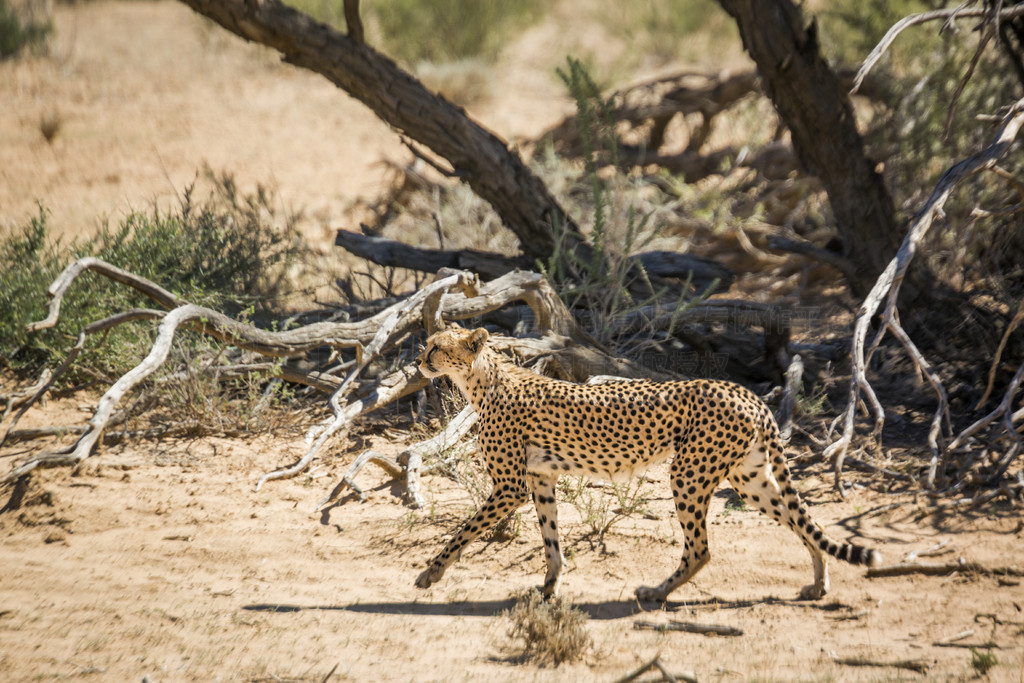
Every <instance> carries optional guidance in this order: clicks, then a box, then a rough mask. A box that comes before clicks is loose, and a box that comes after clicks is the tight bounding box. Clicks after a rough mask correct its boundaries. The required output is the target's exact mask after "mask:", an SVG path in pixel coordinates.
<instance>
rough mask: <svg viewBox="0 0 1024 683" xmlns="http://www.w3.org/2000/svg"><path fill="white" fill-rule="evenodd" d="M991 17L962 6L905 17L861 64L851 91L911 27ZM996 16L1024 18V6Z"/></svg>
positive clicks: (985, 11) (1008, 8)
mask: <svg viewBox="0 0 1024 683" xmlns="http://www.w3.org/2000/svg"><path fill="white" fill-rule="evenodd" d="M991 16H992V10H990V9H988V8H978V9H967V8H965V7H964V6H963V5H961V6H959V7H955V8H953V9H939V10H932V11H930V12H921V13H920V14H911V15H910V16H907V17H904V18H903V19H901V20H899V21H898V22H896V23H895V24H893V25H892V27H891V28H890V29H889V30H888V31H886V33H885V35H884V36H882V39H881V40H880V41H878V45H876V46H875V47H874V48H873V49H872V50H871V52H870V53H868V56H867V57H866V58H865V59H864V63H863V64H861V67H860V69H859V70H858V71H857V76H856V77H855V78H854V79H853V87H852V88H851V89H850V92H851V93H855V92H857V90H858V89H859V88H860V86H861V84H862V83H863V82H864V79H865V78H866V77H867V75H868V72H870V71H871V69H872V68H873V67H874V66H875V64H876V63H877V62H878V60H879V59H881V58H882V55H884V54H885V52H886V50H888V49H889V46H890V45H892V44H893V41H895V40H896V38H897V36H899V34H901V33H903V32H904V31H905V30H907V29H908V28H910V27H911V26H917V25H918V24H924V23H927V22H929V21H937V20H939V19H944V20H946V22H947V26H948V25H949V22H951V21H953V20H955V19H959V18H961V17H964V18H977V17H986V18H988V17H991ZM996 16H997V17H998V18H999V19H1012V18H1014V17H1019V16H1024V6H1022V5H1017V6H1014V7H1007V8H1005V9H1003V10H1002V11H1000V12H999V13H998V14H997V15H996ZM944 28H945V27H944Z"/></svg>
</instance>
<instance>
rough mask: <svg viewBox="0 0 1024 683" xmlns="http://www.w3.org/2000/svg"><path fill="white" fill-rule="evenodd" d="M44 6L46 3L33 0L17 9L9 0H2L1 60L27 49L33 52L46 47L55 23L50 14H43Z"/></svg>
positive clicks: (0, 27)
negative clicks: (44, 15)
mask: <svg viewBox="0 0 1024 683" xmlns="http://www.w3.org/2000/svg"><path fill="white" fill-rule="evenodd" d="M43 7H44V3H42V2H37V1H36V0H31V1H29V2H26V3H24V4H23V5H22V6H21V9H15V7H14V6H13V5H12V4H11V3H10V2H9V0H0V61H2V60H4V59H8V58H10V57H15V56H17V55H18V54H20V53H21V52H22V51H23V50H25V49H28V50H30V51H33V52H41V51H42V50H44V49H45V47H46V40H47V38H48V37H49V35H50V33H52V32H53V24H52V22H51V21H50V19H49V17H48V16H46V17H43V16H41V15H42V14H43V11H42V10H43ZM37 14H39V15H40V16H37Z"/></svg>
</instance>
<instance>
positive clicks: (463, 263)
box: [334, 230, 736, 299]
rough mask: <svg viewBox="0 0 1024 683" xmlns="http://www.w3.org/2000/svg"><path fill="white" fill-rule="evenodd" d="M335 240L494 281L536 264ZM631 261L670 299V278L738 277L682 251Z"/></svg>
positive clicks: (354, 249)
mask: <svg viewBox="0 0 1024 683" xmlns="http://www.w3.org/2000/svg"><path fill="white" fill-rule="evenodd" d="M334 244H335V246H338V247H341V248H342V249H345V250H346V251H348V252H350V253H352V254H355V255H356V256H359V257H361V258H364V259H367V260H369V261H373V262H374V263H376V264H379V265H382V266H395V267H398V268H409V269H411V270H419V271H424V272H428V273H436V272H437V271H439V270H441V269H442V268H456V269H460V270H468V271H471V272H474V273H478V274H480V275H481V276H482V277H484V278H485V279H493V278H496V277H500V276H502V275H504V274H506V273H508V272H510V271H512V270H515V269H517V268H518V269H529V268H532V267H533V266H534V264H533V263H531V262H530V260H529V259H526V258H522V257H518V258H517V257H508V256H503V255H502V254H495V253H493V252H486V251H479V250H476V249H459V250H455V249H424V248H421V247H414V246H412V245H409V244H405V243H404V242H399V241H397V240H391V239H387V238H385V237H375V236H372V235H364V234H361V233H357V232H352V231H350V230H338V232H337V235H336V236H335V238H334ZM629 260H630V261H632V262H633V263H636V264H638V265H640V266H642V267H643V269H644V272H646V273H647V275H648V277H649V278H651V279H652V281H651V283H650V284H648V283H647V282H643V283H638V285H640V287H638V289H640V290H641V292H642V293H643V294H649V293H650V288H651V286H652V285H653V286H654V287H655V288H656V289H660V288H662V287H665V288H666V289H668V290H669V291H668V292H667V296H668V297H669V298H673V299H674V298H678V292H673V291H671V289H672V288H671V287H670V286H668V285H667V284H666V283H665V282H664V280H666V279H674V280H682V281H686V282H687V283H688V284H689V287H690V288H692V289H693V290H695V291H697V292H703V291H706V290H707V289H708V288H709V287H712V286H714V287H715V292H716V293H721V292H724V291H726V290H728V289H729V287H730V286H731V285H732V283H733V281H734V280H735V279H736V275H735V274H734V273H733V272H732V271H731V270H729V269H728V268H726V267H725V266H723V265H721V264H719V263H717V262H716V261H714V260H712V259H708V258H703V257H700V256H691V255H689V254H680V253H678V252H672V251H648V252H644V253H642V254H636V255H633V256H630V257H629ZM675 289H678V287H676V288H675Z"/></svg>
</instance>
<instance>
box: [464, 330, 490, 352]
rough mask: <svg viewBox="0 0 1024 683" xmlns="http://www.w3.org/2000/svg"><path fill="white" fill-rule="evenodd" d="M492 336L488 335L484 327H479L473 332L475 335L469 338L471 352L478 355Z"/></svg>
mask: <svg viewBox="0 0 1024 683" xmlns="http://www.w3.org/2000/svg"><path fill="white" fill-rule="evenodd" d="M489 336H490V335H489V334H487V330H485V329H484V328H482V327H478V328H476V329H475V330H473V334H471V335H470V337H469V350H470V351H472V352H473V353H477V352H479V351H480V349H482V348H483V347H484V342H486V341H487V338H488V337H489Z"/></svg>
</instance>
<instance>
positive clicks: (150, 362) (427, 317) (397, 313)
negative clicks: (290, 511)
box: [0, 258, 656, 501]
mask: <svg viewBox="0 0 1024 683" xmlns="http://www.w3.org/2000/svg"><path fill="white" fill-rule="evenodd" d="M87 270H92V271H94V272H97V273H99V274H101V275H104V276H106V277H109V278H110V279H113V280H115V281H117V282H120V283H122V284H125V285H127V286H130V287H132V288H134V289H136V290H137V291H139V292H141V293H143V294H145V295H147V296H149V297H150V298H151V299H153V300H154V301H156V302H157V303H159V304H160V305H162V306H165V307H167V308H170V309H171V310H170V311H168V312H165V311H156V310H150V309H134V310H131V311H126V312H123V313H121V314H117V315H115V316H111V317H109V318H106V319H104V320H101V321H97V322H95V323H92V324H90V325H88V326H86V328H85V329H83V331H82V332H81V333H80V335H79V343H78V344H77V345H76V347H75V348H74V349H73V350H72V352H71V353H70V354H69V357H68V359H66V360H65V362H64V364H62V366H61V367H62V369H63V368H65V367H67V365H69V364H70V362H71V361H73V360H74V357H75V355H76V354H77V351H78V350H80V348H81V346H82V344H83V342H84V339H85V338H86V336H87V335H88V334H91V333H93V332H96V331H99V330H105V329H109V328H110V327H112V326H114V325H116V324H120V323H122V322H125V321H127V320H130V319H139V318H148V319H153V320H159V321H160V322H159V327H158V333H157V339H156V341H155V343H154V345H153V347H152V349H151V351H150V353H149V354H148V355H147V357H146V358H145V359H144V360H143V361H142V362H140V363H139V364H138V365H137V366H136V367H135V368H133V369H132V370H130V371H129V372H127V373H126V374H125V375H124V376H122V377H121V378H120V379H118V380H117V381H116V382H115V383H114V384H113V385H112V386H111V387H110V388H109V389H108V390H107V392H106V393H104V395H103V396H102V397H101V399H100V401H99V403H98V405H97V408H96V411H95V413H94V414H93V416H92V418H91V419H90V420H89V422H88V424H87V425H86V426H85V427H84V428H83V429H82V431H81V434H80V435H79V438H78V440H77V441H76V442H75V443H74V444H72V445H71V446H68V447H66V448H63V449H60V450H56V451H53V452H47V453H42V454H39V455H35V456H31V457H29V458H28V459H27V460H25V461H22V462H19V463H16V464H15V466H14V467H13V468H12V469H11V471H10V472H8V473H7V474H6V475H4V476H3V477H0V483H6V482H10V481H14V480H16V479H18V478H20V477H22V476H24V475H26V474H28V473H29V472H31V471H32V470H34V469H35V468H37V467H53V466H67V465H76V464H78V463H80V462H82V460H84V459H85V458H87V457H89V455H91V453H92V451H93V448H94V446H95V445H96V443H98V440H99V439H100V438H101V437H102V435H103V433H104V431H105V429H106V428H107V427H109V426H110V425H111V423H112V421H114V420H115V413H114V410H115V408H116V406H117V405H118V404H119V403H120V402H121V400H122V399H123V398H124V396H125V395H126V394H127V393H128V392H131V391H132V390H134V389H135V388H136V387H138V386H139V385H140V384H141V383H142V382H143V381H145V380H146V379H147V378H148V377H149V376H150V375H151V374H152V373H153V372H154V371H155V370H156V369H157V368H158V367H160V365H161V364H162V363H163V362H164V361H165V359H166V358H167V355H168V353H169V350H170V347H171V343H172V341H173V338H174V336H175V334H176V332H177V330H178V329H180V328H182V327H186V328H189V329H192V330H195V331H198V332H201V333H204V334H207V335H209V336H212V337H214V338H216V339H219V340H221V341H223V342H225V343H228V344H231V345H233V346H236V347H238V348H240V349H244V350H248V351H251V352H254V353H255V354H257V355H262V356H270V357H276V358H283V359H286V360H287V361H288V362H285V363H283V364H280V367H279V368H276V369H275V371H276V373H277V374H278V376H279V377H280V378H281V379H284V380H287V381H298V382H301V383H304V384H307V385H310V386H314V387H316V388H318V389H320V390H322V391H329V392H331V399H330V402H329V405H330V407H331V410H332V417H331V418H330V419H328V420H325V421H324V422H322V423H321V424H320V425H319V426H318V427H317V428H315V429H314V430H311V431H310V433H309V434H308V441H309V442H310V446H309V448H308V449H307V451H306V454H305V455H304V456H303V457H302V458H300V459H299V461H297V462H296V463H295V464H293V465H291V466H289V467H287V468H284V469H281V470H278V471H275V472H271V473H269V474H267V475H265V476H264V477H262V478H261V479H260V481H259V482H258V484H257V488H258V487H259V486H262V484H264V483H265V482H267V481H270V480H272V479H278V478H283V477H288V476H293V475H295V474H297V473H298V472H301V471H302V470H303V469H305V467H307V466H308V464H309V463H310V462H311V461H312V460H313V458H314V457H315V456H316V455H317V453H318V452H319V451H320V450H321V449H322V447H323V445H324V443H325V442H326V441H327V439H328V438H330V437H331V436H332V435H333V434H335V433H337V432H339V431H342V430H344V429H347V427H348V426H349V425H350V424H351V422H352V420H354V419H355V418H356V417H358V416H359V415H363V414H365V413H367V412H370V411H372V410H375V409H377V408H379V407H381V406H383V405H386V404H388V403H390V402H392V401H395V400H398V399H399V398H401V397H403V396H407V395H409V394H410V393H412V392H414V391H417V390H419V389H421V388H423V387H424V386H426V380H425V379H424V378H423V377H422V375H420V374H419V372H418V370H417V369H416V367H415V364H412V363H406V364H405V365H404V366H403V367H401V368H400V369H399V370H397V371H396V372H393V373H391V374H390V375H387V376H385V377H383V378H381V379H378V380H375V381H373V382H363V383H358V382H357V378H358V377H359V376H360V374H361V373H362V371H363V370H364V369H365V368H366V367H367V366H368V364H369V363H370V362H372V361H373V360H374V359H375V358H378V357H380V355H381V354H382V353H383V352H384V351H385V350H386V349H387V348H388V347H389V346H390V345H391V344H392V343H393V342H394V341H396V340H398V339H402V338H404V337H405V336H407V335H408V334H409V333H410V332H412V331H414V330H417V329H419V328H421V327H422V328H424V329H426V330H432V329H436V328H437V327H440V326H441V325H443V324H444V322H445V321H451V320H462V319H465V318H470V317H474V316H479V315H483V314H486V313H488V312H491V311H495V310H498V309H500V308H501V307H503V306H506V305H508V304H509V303H512V302H517V301H521V302H524V303H526V304H527V305H528V306H529V307H530V308H531V310H532V311H533V317H534V321H535V324H536V327H537V329H538V330H539V331H541V332H543V333H544V334H543V336H541V337H539V338H537V339H526V340H522V341H519V340H513V339H509V340H507V341H506V342H505V343H506V346H507V347H508V348H509V349H511V350H512V351H513V352H515V353H516V354H518V355H520V356H521V357H525V358H529V359H533V360H537V359H544V360H545V361H548V362H552V363H555V364H556V365H557V366H558V367H560V368H561V369H562V372H563V373H564V375H565V376H566V377H567V378H569V379H574V378H580V377H583V378H585V377H586V376H589V374H594V372H593V371H594V370H595V369H596V370H597V371H598V372H601V373H604V374H620V375H629V374H632V375H634V376H652V375H653V374H656V373H649V372H646V371H644V370H643V369H642V368H639V367H638V366H635V365H633V364H631V363H629V362H627V361H622V360H619V359H615V358H612V357H610V356H609V355H608V354H606V353H603V352H602V351H601V350H600V349H597V348H592V347H591V346H590V345H589V344H587V341H588V337H587V336H586V335H585V334H583V333H582V332H580V331H579V330H578V328H577V326H576V324H575V322H574V321H573V319H572V316H571V315H570V314H569V312H568V311H567V310H566V308H565V306H564V304H563V303H562V302H561V300H560V299H559V298H558V296H557V295H556V294H555V293H554V291H553V290H552V288H551V287H550V285H549V284H548V283H547V280H546V279H545V278H544V277H543V276H541V275H539V274H537V273H529V272H514V273H509V274H507V275H504V276H502V277H501V278H498V279H497V280H493V281H491V282H488V283H485V284H482V285H481V284H479V283H478V282H477V280H476V277H475V275H473V274H471V273H468V272H465V271H456V272H450V271H446V270H444V269H442V270H441V271H440V272H439V278H438V279H437V280H435V281H434V282H433V283H431V284H429V285H427V286H425V287H423V288H421V289H420V290H419V291H417V292H415V293H413V294H411V295H410V296H407V297H405V298H402V299H400V300H398V301H396V302H395V303H393V304H391V305H390V306H388V307H387V308H384V309H383V310H380V311H378V312H376V313H374V314H373V315H370V316H369V317H368V318H366V319H364V320H358V321H346V322H315V323H311V324H309V325H305V326H302V327H299V328H297V329H293V330H285V331H281V332H274V331H268V330H263V329H259V328H256V327H253V326H252V325H248V324H245V323H241V322H238V321H235V320H233V319H231V318H229V317H227V316H225V315H224V314H222V313H220V312H218V311H214V310H212V309H209V308H206V307H203V306H197V305H194V304H190V303H188V302H187V301H184V300H182V299H180V298H179V297H176V296H175V295H173V294H171V293H169V292H167V291H166V290H164V289H163V288H161V287H160V286H159V285H157V284H155V283H153V282H151V281H149V280H147V279H146V278H143V277H140V276H137V275H134V274H132V273H129V272H127V271H124V270H122V269H119V268H116V267H114V266H112V265H110V264H108V263H106V262H104V261H102V260H99V259H95V258H86V259H81V260H79V261H76V262H75V263H73V264H71V265H70V266H68V267H67V268H66V269H65V270H64V272H63V273H61V275H60V276H59V277H58V278H57V279H56V280H55V281H54V283H53V284H52V285H51V286H50V288H49V290H48V291H49V295H50V302H49V305H48V314H47V317H46V318H45V319H44V320H42V321H40V322H38V323H34V324H33V325H32V329H33V330H40V329H45V328H47V327H52V326H54V325H56V323H57V321H58V318H59V314H60V306H61V302H62V299H63V297H64V295H65V293H66V292H67V290H68V288H69V287H70V286H71V285H72V284H73V282H74V281H75V279H76V278H77V277H78V276H79V275H80V274H82V273H83V272H85V271H87ZM453 289H457V290H459V291H457V292H452V293H449V292H450V290H453ZM570 335H571V336H570ZM577 339H579V340H581V341H582V342H583V343H582V344H581V343H580V342H579V341H577ZM496 341H497V343H499V345H500V344H501V343H502V342H501V340H500V339H497V340H496ZM323 346H328V347H333V348H336V349H337V348H352V349H355V355H356V359H355V360H354V361H350V362H349V363H348V364H347V365H346V366H345V367H346V369H347V375H346V377H345V378H344V379H339V378H337V377H334V376H331V375H327V374H325V373H322V372H318V371H316V370H313V369H310V368H308V367H303V364H302V363H300V362H299V361H298V360H297V359H299V358H300V357H302V356H303V355H304V354H306V353H307V352H308V351H311V350H314V349H316V348H319V347H323ZM265 365H266V364H264V365H262V366H261V365H260V364H255V363H245V364H242V365H238V366H237V367H236V366H228V367H220V366H218V367H219V369H220V370H223V372H225V373H226V374H232V373H233V372H235V371H237V372H242V373H244V372H251V371H255V370H254V368H265ZM217 369H218V368H215V369H214V370H215V371H216V370H217ZM62 371H63V370H61V372H62ZM59 374H60V373H59V372H58V373H55V375H54V376H51V377H50V378H48V379H47V382H46V383H44V384H43V385H42V386H41V387H40V388H38V389H37V390H36V392H35V394H34V397H35V398H38V397H39V396H41V395H42V394H43V393H44V392H45V391H46V389H47V388H48V387H49V385H50V384H52V382H53V381H54V379H55V378H56V377H57V376H59ZM353 392H355V393H356V394H357V395H356V397H355V398H354V399H352V400H351V401H349V402H347V403H344V404H343V403H342V401H344V400H345V399H346V397H347V396H348V395H349V394H352V393H353ZM24 407H25V406H23V409H24ZM421 462H422V454H419V457H417V453H410V455H409V457H408V458H407V460H406V462H404V463H403V465H404V467H405V468H406V470H407V471H411V473H412V476H411V477H409V476H408V475H407V478H408V480H409V482H410V487H411V495H412V498H413V500H414V501H419V500H420V499H419V497H418V495H417V490H416V485H415V482H416V474H417V471H418V468H419V466H420V464H421Z"/></svg>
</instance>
